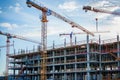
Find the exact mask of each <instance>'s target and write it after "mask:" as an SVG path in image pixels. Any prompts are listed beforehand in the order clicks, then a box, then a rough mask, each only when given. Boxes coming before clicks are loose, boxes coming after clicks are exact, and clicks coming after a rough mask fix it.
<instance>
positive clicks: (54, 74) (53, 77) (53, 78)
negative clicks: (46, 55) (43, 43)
mask: <svg viewBox="0 0 120 80" xmlns="http://www.w3.org/2000/svg"><path fill="white" fill-rule="evenodd" d="M52 53H53V79H54V78H55V74H54V72H55V65H54V64H55V58H54V57H55V52H54V51H53V52H52Z"/></svg>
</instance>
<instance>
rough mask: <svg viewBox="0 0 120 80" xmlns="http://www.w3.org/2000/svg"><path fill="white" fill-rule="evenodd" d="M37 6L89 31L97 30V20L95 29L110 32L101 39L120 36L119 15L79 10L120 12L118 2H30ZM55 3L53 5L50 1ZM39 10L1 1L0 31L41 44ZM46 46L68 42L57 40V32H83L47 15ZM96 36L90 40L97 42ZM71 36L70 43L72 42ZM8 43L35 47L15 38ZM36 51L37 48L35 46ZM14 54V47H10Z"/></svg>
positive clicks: (20, 0)
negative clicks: (96, 19)
mask: <svg viewBox="0 0 120 80" xmlns="http://www.w3.org/2000/svg"><path fill="white" fill-rule="evenodd" d="M33 1H35V2H37V3H38V4H39V5H43V6H46V7H47V8H49V9H51V10H53V11H55V12H57V13H59V14H61V15H63V16H65V17H66V18H68V19H70V20H72V21H74V22H76V23H78V24H80V25H81V26H82V27H84V28H86V29H88V30H89V31H96V21H95V18H98V30H99V31H110V33H104V34H100V35H101V37H102V39H110V38H116V35H117V34H119V33H120V16H117V15H112V14H105V13H95V12H90V11H88V12H87V13H86V12H85V11H83V9H82V7H83V6H86V5H89V6H93V7H95V8H98V9H104V10H109V11H112V12H114V11H115V12H118V13H120V5H119V4H120V1H119V0H37V1H36V0H33ZM53 1H54V2H53ZM40 18H41V11H39V10H37V9H35V8H33V7H32V8H29V7H27V5H26V0H1V1H0V31H2V32H8V33H12V34H17V35H21V36H24V37H27V38H30V39H33V40H36V41H39V42H40V41H41V39H40V38H41V22H40ZM47 27H48V37H47V38H48V46H52V44H53V40H54V41H55V44H56V45H57V44H63V43H64V38H66V40H67V42H68V43H69V36H64V37H60V36H59V34H60V33H70V32H71V31H73V32H82V31H81V30H79V29H77V28H71V26H70V25H69V24H67V23H65V22H64V21H62V20H60V19H57V18H55V17H54V16H48V24H47ZM98 35H99V34H95V37H92V36H90V38H96V39H98ZM74 37H75V36H73V41H74ZM76 37H77V41H82V40H85V39H86V35H85V34H82V35H76ZM10 41H11V44H12V42H13V41H14V42H15V49H16V50H20V49H26V48H27V49H32V48H33V46H37V44H34V43H31V42H27V41H22V40H18V39H11V40H10ZM3 45H6V37H5V36H0V46H3ZM36 48H37V47H36ZM10 49H11V53H13V47H11V48H10ZM5 51H6V48H1V51H0V62H2V64H0V75H2V74H3V72H4V71H5V54H6V52H5Z"/></svg>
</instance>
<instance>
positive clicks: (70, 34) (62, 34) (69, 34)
mask: <svg viewBox="0 0 120 80" xmlns="http://www.w3.org/2000/svg"><path fill="white" fill-rule="evenodd" d="M108 32H110V31H96V32H95V31H94V32H92V33H108ZM77 34H85V32H78V33H73V32H71V33H61V34H59V36H64V35H65V36H67V35H68V36H70V45H71V46H72V45H73V44H72V36H73V35H77Z"/></svg>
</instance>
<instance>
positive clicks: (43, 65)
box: [26, 0, 94, 80]
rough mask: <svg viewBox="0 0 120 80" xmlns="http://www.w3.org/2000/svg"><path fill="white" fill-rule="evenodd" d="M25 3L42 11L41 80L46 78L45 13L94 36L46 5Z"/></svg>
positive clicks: (28, 1) (29, 0)
mask: <svg viewBox="0 0 120 80" xmlns="http://www.w3.org/2000/svg"><path fill="white" fill-rule="evenodd" d="M26 3H27V5H28V7H32V6H33V7H35V8H36V9H38V10H40V11H42V20H41V22H42V27H41V49H42V53H41V57H42V59H41V71H40V74H41V80H46V79H47V76H46V74H47V69H46V65H47V64H46V63H47V62H46V61H47V50H46V49H47V22H48V20H47V14H49V15H52V16H54V17H56V18H58V19H61V20H63V21H64V22H66V23H68V24H70V25H71V26H72V27H76V28H78V29H80V30H82V31H83V32H85V33H86V34H90V35H92V36H94V34H93V33H91V32H90V31H88V30H87V29H85V28H83V27H82V26H80V25H79V24H77V23H75V22H73V21H71V20H69V19H67V18H65V17H64V16H62V15H60V14H58V13H56V12H55V11H53V10H50V9H48V8H47V7H43V6H41V5H38V4H37V3H35V2H33V1H31V0H27V2H26Z"/></svg>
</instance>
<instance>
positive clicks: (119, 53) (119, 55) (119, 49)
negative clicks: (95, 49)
mask: <svg viewBox="0 0 120 80" xmlns="http://www.w3.org/2000/svg"><path fill="white" fill-rule="evenodd" d="M117 57H118V58H120V44H119V35H117ZM118 67H119V68H120V61H118Z"/></svg>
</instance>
